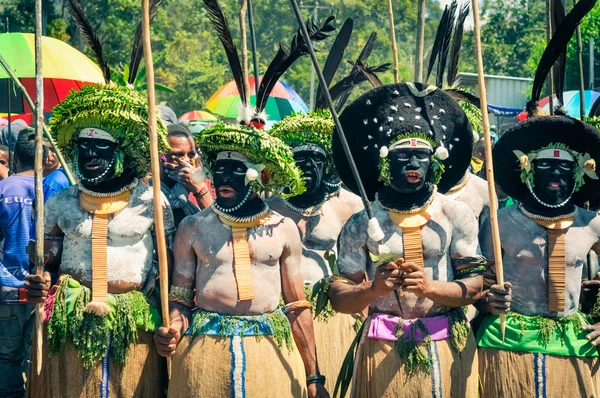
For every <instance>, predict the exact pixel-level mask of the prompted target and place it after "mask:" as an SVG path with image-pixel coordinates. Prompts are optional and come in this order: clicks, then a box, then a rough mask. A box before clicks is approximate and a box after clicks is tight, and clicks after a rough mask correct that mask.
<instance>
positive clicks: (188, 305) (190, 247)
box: [155, 124, 328, 398]
mask: <svg viewBox="0 0 600 398" xmlns="http://www.w3.org/2000/svg"><path fill="white" fill-rule="evenodd" d="M197 138H198V144H199V146H200V147H201V148H202V151H203V153H204V154H205V156H206V160H207V163H208V165H209V167H210V169H211V171H212V174H213V183H214V187H215V191H216V200H215V201H214V203H213V205H212V207H211V208H207V209H204V210H203V211H201V212H200V213H198V214H196V215H194V216H190V217H187V218H185V219H184V220H183V221H182V223H181V224H180V226H179V229H178V231H177V236H176V238H175V244H174V253H175V268H174V275H173V286H172V287H171V291H170V294H169V301H170V303H171V328H170V329H167V328H159V329H158V333H157V334H156V336H155V342H156V346H157V349H158V352H159V353H160V354H161V355H163V356H165V357H170V356H173V376H172V379H171V382H170V386H169V397H215V398H219V397H223V398H225V397H236V398H237V397H246V396H248V397H258V396H260V397H273V398H275V397H303V396H306V393H307V390H308V395H309V396H310V397H327V396H328V394H327V392H326V391H325V388H324V386H323V385H324V383H325V378H324V377H323V376H321V375H320V373H319V367H318V364H317V354H316V349H315V343H314V336H313V326H312V317H311V313H310V302H308V301H307V300H306V299H305V295H304V286H303V283H302V273H301V272H300V259H301V250H302V245H301V241H300V237H299V234H298V230H297V228H296V225H295V224H294V223H293V222H292V221H291V220H290V219H288V218H285V217H282V216H281V215H279V214H278V213H275V212H274V211H272V210H271V209H270V208H269V206H268V205H267V204H266V203H265V202H264V201H263V200H262V199H261V198H260V196H259V195H258V193H259V192H261V191H266V192H274V191H279V190H281V189H283V188H284V187H287V188H288V189H289V190H290V194H292V195H294V194H299V193H301V192H302V191H303V190H304V184H303V180H302V177H301V172H300V170H299V169H298V168H297V166H296V165H295V164H294V158H293V155H292V153H291V151H290V149H289V148H288V147H287V146H286V145H285V144H284V143H283V142H281V141H280V140H279V139H277V138H274V137H272V136H270V135H269V134H267V133H265V132H263V131H260V130H256V129H254V128H252V127H244V126H234V125H224V124H217V125H215V126H213V127H211V128H209V129H207V130H204V131H203V132H202V133H201V134H200V135H199V137H197ZM282 296H283V300H284V302H285V306H284V307H283V310H281V309H279V308H278V307H279V300H280V297H282ZM192 308H196V309H195V310H194V311H193V312H192V311H191V309H192ZM292 337H293V341H292ZM294 342H295V344H294Z"/></svg>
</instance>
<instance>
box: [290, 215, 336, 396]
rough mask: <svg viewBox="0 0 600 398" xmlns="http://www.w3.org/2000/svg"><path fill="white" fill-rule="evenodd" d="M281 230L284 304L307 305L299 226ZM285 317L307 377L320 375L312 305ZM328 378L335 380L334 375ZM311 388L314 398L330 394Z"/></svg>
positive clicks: (317, 386)
mask: <svg viewBox="0 0 600 398" xmlns="http://www.w3.org/2000/svg"><path fill="white" fill-rule="evenodd" d="M281 228H282V231H281V232H282V235H283V236H285V237H286V245H285V247H284V249H283V253H282V255H281V259H280V264H281V287H282V290H283V300H284V302H285V303H286V304H289V303H294V302H301V301H305V300H306V297H305V295H304V282H303V280H302V272H301V271H300V261H301V259H302V242H301V240H300V234H299V232H298V228H297V227H296V225H294V224H293V223H292V221H291V220H289V219H285V220H284V222H283V224H282V226H281ZM286 316H287V317H288V319H289V321H290V324H291V326H292V335H293V336H294V341H295V342H296V346H297V347H298V351H299V352H300V355H301V356H302V361H303V362H304V370H305V372H306V376H307V377H308V376H314V375H318V374H319V365H318V363H317V349H316V347H315V337H314V330H313V321H312V315H311V312H310V305H308V307H304V308H299V309H298V310H291V311H289V312H287V314H286ZM328 376H329V377H334V375H328ZM308 388H309V394H310V396H311V397H314V396H327V392H326V391H325V388H324V386H323V385H321V384H319V385H315V384H311V385H309V386H308Z"/></svg>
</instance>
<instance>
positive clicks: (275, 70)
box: [204, 0, 335, 126]
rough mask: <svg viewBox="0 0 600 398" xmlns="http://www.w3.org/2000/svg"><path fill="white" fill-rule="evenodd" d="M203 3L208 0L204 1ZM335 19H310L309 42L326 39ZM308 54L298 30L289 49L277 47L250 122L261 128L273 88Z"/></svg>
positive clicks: (264, 121) (257, 96)
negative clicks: (323, 20)
mask: <svg viewBox="0 0 600 398" xmlns="http://www.w3.org/2000/svg"><path fill="white" fill-rule="evenodd" d="M204 1H205V2H206V1H208V0H204ZM334 20H335V17H333V16H330V17H328V18H327V19H326V20H325V22H323V23H322V24H319V23H318V21H316V20H314V19H311V20H310V21H309V22H308V23H307V24H306V27H307V29H308V34H309V36H310V39H311V41H313V42H319V41H323V40H325V39H327V38H328V37H329V36H330V35H331V34H332V33H333V31H334V30H335V28H334V27H333V25H332V22H333V21H334ZM307 54H308V45H307V43H306V42H305V41H304V38H303V37H302V34H301V33H300V30H299V29H298V31H297V32H296V34H294V37H293V38H292V44H291V46H290V47H289V48H286V47H285V46H284V45H282V44H280V45H279V50H278V51H277V53H276V54H275V57H274V58H273V60H272V61H271V63H270V64H269V66H268V68H267V71H266V72H265V74H264V76H263V79H262V81H261V82H260V87H259V88H258V94H257V95H256V109H255V110H254V116H253V117H252V121H253V122H254V123H255V124H256V125H257V126H261V125H264V123H266V119H267V116H266V114H265V113H264V109H265V107H266V105H267V100H268V99H269V96H270V95H271V91H273V88H274V87H275V84H277V82H278V81H279V79H280V78H281V76H282V75H283V74H284V73H285V71H287V70H288V69H289V67H290V66H292V65H293V63H294V62H296V60H298V58H300V57H302V56H304V55H307Z"/></svg>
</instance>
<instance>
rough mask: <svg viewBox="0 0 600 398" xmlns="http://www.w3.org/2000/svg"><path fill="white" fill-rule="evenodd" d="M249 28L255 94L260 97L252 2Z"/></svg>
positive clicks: (249, 3) (250, 4) (249, 2)
mask: <svg viewBox="0 0 600 398" xmlns="http://www.w3.org/2000/svg"><path fill="white" fill-rule="evenodd" d="M248 27H249V28H250V44H251V45H252V65H253V66H254V93H255V94H256V95H258V75H259V71H258V54H257V53H256V31H255V30H254V13H253V11H252V0H248Z"/></svg>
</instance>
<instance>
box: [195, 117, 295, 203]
mask: <svg viewBox="0 0 600 398" xmlns="http://www.w3.org/2000/svg"><path fill="white" fill-rule="evenodd" d="M195 139H196V142H197V143H198V145H199V146H200V148H201V149H202V152H203V154H204V155H205V160H206V162H207V166H208V167H209V168H211V169H212V168H213V167H214V163H215V161H216V158H217V155H218V154H219V152H223V151H235V152H240V153H242V154H244V155H246V156H247V157H248V158H249V159H250V160H251V161H252V162H253V163H255V164H261V165H264V166H265V170H266V171H267V173H268V175H269V178H268V180H267V181H263V182H262V184H260V183H259V182H258V181H252V182H251V184H253V187H254V189H255V190H256V191H267V192H276V191H283V190H285V191H286V192H285V195H286V196H296V195H300V194H301V193H303V192H304V191H305V187H304V179H303V178H302V172H301V171H300V169H299V168H298V166H296V163H295V161H294V155H293V154H292V151H291V149H290V148H289V147H288V146H287V145H286V144H285V143H284V142H283V141H281V140H280V139H278V138H275V137H273V136H271V135H270V134H268V133H266V132H265V131H263V130H257V129H255V128H253V127H246V126H241V125H233V124H224V123H218V124H216V125H214V126H211V127H209V128H208V129H206V130H204V131H202V133H200V134H197V135H195Z"/></svg>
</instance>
